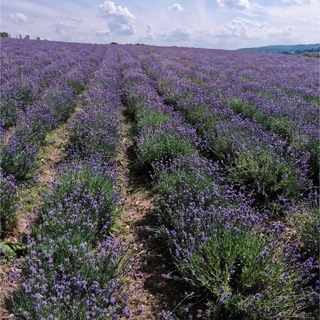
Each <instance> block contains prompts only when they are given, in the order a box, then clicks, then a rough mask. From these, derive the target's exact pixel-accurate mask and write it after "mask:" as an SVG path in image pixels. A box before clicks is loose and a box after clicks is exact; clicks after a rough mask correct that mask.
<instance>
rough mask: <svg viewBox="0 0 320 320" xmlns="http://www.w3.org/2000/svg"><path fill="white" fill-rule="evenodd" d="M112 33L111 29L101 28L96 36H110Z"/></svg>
mask: <svg viewBox="0 0 320 320" xmlns="http://www.w3.org/2000/svg"><path fill="white" fill-rule="evenodd" d="M109 35H110V31H109V30H99V31H97V32H96V36H97V37H103V38H104V37H108V36H109Z"/></svg>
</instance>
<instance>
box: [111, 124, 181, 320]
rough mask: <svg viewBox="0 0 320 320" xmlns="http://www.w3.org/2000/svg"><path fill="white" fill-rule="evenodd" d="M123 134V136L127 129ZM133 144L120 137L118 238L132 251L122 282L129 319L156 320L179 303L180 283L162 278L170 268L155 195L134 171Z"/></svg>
mask: <svg viewBox="0 0 320 320" xmlns="http://www.w3.org/2000/svg"><path fill="white" fill-rule="evenodd" d="M123 131H124V132H125V133H126V132H128V131H129V128H128V127H127V128H125V129H124V130H123ZM132 145H133V142H132V141H131V140H129V139H127V138H123V140H122V148H121V150H120V153H119V158H118V163H119V168H118V170H119V172H120V174H119V177H120V178H119V180H120V181H121V182H122V186H121V190H122V201H123V204H124V206H123V209H122V213H121V216H120V218H119V220H118V225H117V230H118V232H117V233H118V234H117V237H119V238H120V239H121V240H124V241H126V242H130V243H131V246H130V247H131V248H132V252H131V255H130V260H129V263H128V266H127V267H126V270H125V274H124V276H123V281H124V283H125V284H126V285H127V286H128V287H129V292H130V299H129V307H130V310H131V313H132V319H133V320H147V319H148V320H159V319H161V318H162V317H161V311H162V310H166V311H170V310H172V309H174V307H175V305H177V304H178V301H177V300H178V299H179V297H180V295H179V293H178V285H179V284H178V282H177V281H175V280H173V279H166V278H165V277H163V275H164V274H168V273H170V271H172V269H173V266H172V265H170V263H169V262H168V261H169V259H168V257H167V251H166V247H165V244H164V243H162V242H161V240H160V239H159V236H158V232H157V230H158V226H157V217H156V211H155V208H154V205H153V203H154V195H153V194H152V192H151V191H150V188H148V187H147V186H146V182H145V181H144V180H143V177H141V175H139V174H136V173H135V172H134V170H135V165H134V160H132V159H130V152H131V151H130V150H132Z"/></svg>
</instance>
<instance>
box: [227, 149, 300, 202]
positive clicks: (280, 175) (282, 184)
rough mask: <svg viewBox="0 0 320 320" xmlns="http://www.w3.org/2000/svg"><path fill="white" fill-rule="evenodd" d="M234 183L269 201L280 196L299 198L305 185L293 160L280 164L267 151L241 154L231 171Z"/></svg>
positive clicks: (243, 152) (260, 150)
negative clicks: (292, 162)
mask: <svg viewBox="0 0 320 320" xmlns="http://www.w3.org/2000/svg"><path fill="white" fill-rule="evenodd" d="M228 170H229V173H230V174H231V176H232V179H233V181H235V182H238V183H241V184H242V185H244V186H247V187H248V188H249V189H250V188H251V189H252V190H254V191H255V192H257V193H259V194H261V195H263V196H264V197H265V198H266V199H270V198H271V199H274V198H275V197H276V196H277V195H278V194H283V195H285V196H289V197H295V196H298V195H299V193H300V192H301V191H302V189H303V187H304V184H303V182H302V181H301V180H300V179H299V176H298V174H297V171H296V168H295V166H294V165H293V164H291V163H290V162H289V161H280V160H279V159H278V158H277V157H276V155H275V154H273V153H272V152H270V150H268V149H267V148H259V149H257V148H255V149H248V150H244V151H241V152H239V153H237V156H236V158H235V160H234V163H233V165H232V166H231V167H230V168H229V169H228Z"/></svg>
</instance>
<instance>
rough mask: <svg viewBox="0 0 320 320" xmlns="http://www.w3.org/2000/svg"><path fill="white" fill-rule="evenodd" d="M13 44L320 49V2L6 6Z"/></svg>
mask: <svg viewBox="0 0 320 320" xmlns="http://www.w3.org/2000/svg"><path fill="white" fill-rule="evenodd" d="M0 9H1V10H0V13H1V27H0V30H1V31H6V32H8V33H9V34H10V35H11V36H12V37H18V36H19V35H20V34H21V35H22V36H25V35H26V34H28V35H29V36H30V38H31V39H35V38H36V37H40V38H41V39H48V40H57V41H71V42H89V43H110V42H112V41H115V42H118V43H145V44H151V45H161V46H172V45H176V46H188V47H203V48H217V49H218V48H221V49H237V48H241V47H253V46H262V45H271V44H298V43H317V42H320V19H319V17H320V0H113V1H104V0H88V1H85V0H73V1H70V0H1V7H0Z"/></svg>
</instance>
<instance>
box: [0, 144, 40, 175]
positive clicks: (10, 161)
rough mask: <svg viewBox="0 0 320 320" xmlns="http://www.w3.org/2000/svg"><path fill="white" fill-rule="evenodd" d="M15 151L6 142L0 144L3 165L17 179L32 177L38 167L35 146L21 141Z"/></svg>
mask: <svg viewBox="0 0 320 320" xmlns="http://www.w3.org/2000/svg"><path fill="white" fill-rule="evenodd" d="M16 146H17V148H16V150H14V151H13V152H12V151H11V150H9V147H8V146H7V145H5V144H2V145H1V144H0V154H1V155H2V159H1V160H2V162H1V167H2V169H3V170H4V171H5V172H6V173H7V174H12V175H14V177H15V178H16V179H17V180H26V179H28V178H30V177H31V176H32V175H33V174H34V171H35V169H36V168H37V163H36V161H35V159H36V153H35V150H34V148H33V147H31V148H30V147H29V148H28V146H26V145H25V143H23V141H21V143H20V144H17V145H16Z"/></svg>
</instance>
